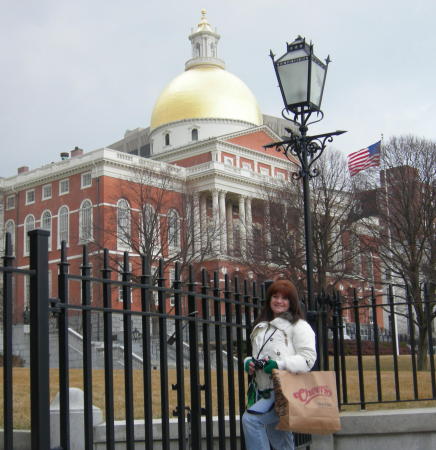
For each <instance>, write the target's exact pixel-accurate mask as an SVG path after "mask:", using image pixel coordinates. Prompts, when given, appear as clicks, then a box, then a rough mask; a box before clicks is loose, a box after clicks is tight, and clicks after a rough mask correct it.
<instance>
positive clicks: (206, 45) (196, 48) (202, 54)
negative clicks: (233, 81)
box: [185, 9, 225, 70]
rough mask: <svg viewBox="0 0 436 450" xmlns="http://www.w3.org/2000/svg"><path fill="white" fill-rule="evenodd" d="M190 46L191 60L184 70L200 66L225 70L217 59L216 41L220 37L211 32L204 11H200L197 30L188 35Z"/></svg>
mask: <svg viewBox="0 0 436 450" xmlns="http://www.w3.org/2000/svg"><path fill="white" fill-rule="evenodd" d="M189 40H190V41H191V45H192V58H191V59H189V60H188V61H187V62H186V64H185V70H189V69H191V68H192V67H196V66H201V65H213V66H218V67H220V68H221V69H224V68H225V64H224V61H223V60H221V59H219V58H218V57H217V49H218V41H219V40H220V35H219V34H218V33H217V32H216V30H215V31H213V30H212V28H211V26H210V24H209V22H208V21H207V19H206V10H205V9H202V10H201V20H200V23H199V24H198V26H197V29H196V30H195V31H194V30H192V33H191V34H190V35H189Z"/></svg>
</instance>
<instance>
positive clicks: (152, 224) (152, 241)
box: [141, 203, 160, 254]
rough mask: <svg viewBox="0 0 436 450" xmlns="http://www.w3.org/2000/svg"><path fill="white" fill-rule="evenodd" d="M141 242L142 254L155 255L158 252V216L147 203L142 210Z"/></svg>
mask: <svg viewBox="0 0 436 450" xmlns="http://www.w3.org/2000/svg"><path fill="white" fill-rule="evenodd" d="M142 214H143V216H142V230H141V233H142V242H141V244H142V245H143V250H144V253H147V251H150V250H151V251H152V252H153V254H157V253H158V252H159V250H160V216H159V214H157V213H156V210H155V209H154V208H153V206H152V205H150V204H149V203H147V204H145V205H144V206H143V208H142Z"/></svg>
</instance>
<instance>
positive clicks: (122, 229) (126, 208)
mask: <svg viewBox="0 0 436 450" xmlns="http://www.w3.org/2000/svg"><path fill="white" fill-rule="evenodd" d="M130 239H131V234H130V205H129V202H128V201H127V200H126V199H124V198H122V199H120V200H118V204H117V247H118V248H119V249H122V250H129V249H130V244H131V242H130Z"/></svg>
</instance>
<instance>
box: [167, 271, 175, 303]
mask: <svg viewBox="0 0 436 450" xmlns="http://www.w3.org/2000/svg"><path fill="white" fill-rule="evenodd" d="M175 279H176V270H175V269H170V270H169V282H170V289H174V281H175ZM170 306H171V309H172V308H174V307H175V306H176V301H175V297H174V294H171V295H170Z"/></svg>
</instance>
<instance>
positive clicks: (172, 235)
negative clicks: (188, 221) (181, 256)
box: [167, 209, 180, 249]
mask: <svg viewBox="0 0 436 450" xmlns="http://www.w3.org/2000/svg"><path fill="white" fill-rule="evenodd" d="M167 220H168V246H169V247H170V249H176V248H180V225H179V215H178V214H177V211H175V210H174V209H172V210H170V211H169V213H168V216H167Z"/></svg>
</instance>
